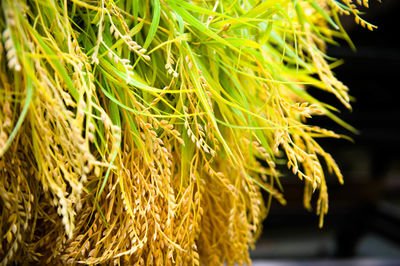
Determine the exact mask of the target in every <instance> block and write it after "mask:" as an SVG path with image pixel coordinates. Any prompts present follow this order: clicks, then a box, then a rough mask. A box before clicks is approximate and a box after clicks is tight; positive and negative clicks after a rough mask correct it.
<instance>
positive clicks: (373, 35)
mask: <svg viewBox="0 0 400 266" xmlns="http://www.w3.org/2000/svg"><path fill="white" fill-rule="evenodd" d="M369 2H370V8H369V9H368V10H366V14H365V15H364V18H366V20H367V21H369V22H371V23H372V24H374V25H377V26H378V29H376V30H375V31H373V32H370V31H368V30H367V29H365V28H362V27H361V26H358V25H356V24H355V22H354V20H353V17H351V16H349V17H345V18H343V24H344V25H345V27H346V29H347V32H348V33H349V35H350V37H351V39H352V40H353V42H354V44H355V46H356V48H357V51H352V50H351V49H350V47H349V45H348V44H346V43H345V42H340V43H341V45H340V46H330V47H329V48H328V55H329V56H332V57H335V58H342V59H344V61H345V62H344V64H343V65H341V66H339V67H338V68H336V69H334V73H335V74H336V76H337V77H338V79H339V80H341V81H342V82H343V83H344V84H346V85H347V86H348V87H349V88H350V94H351V95H352V96H354V98H355V101H354V102H353V103H352V106H353V111H351V112H350V111H348V110H345V108H341V113H340V114H339V116H340V117H341V118H342V119H343V120H344V121H346V122H348V123H349V124H351V125H352V126H354V127H355V128H357V129H358V130H359V131H360V134H358V135H354V134H352V133H350V132H346V130H344V129H343V128H341V127H340V126H337V125H336V124H335V123H334V122H332V121H329V120H328V119H325V118H316V119H313V120H312V121H310V123H315V124H317V125H320V126H322V127H326V128H328V129H333V130H335V131H336V132H339V133H344V134H346V135H349V136H351V137H352V138H353V139H354V143H352V142H349V141H347V140H336V139H321V141H320V143H321V144H322V147H324V148H325V149H326V150H327V151H329V152H330V153H331V154H332V155H333V157H334V158H335V159H336V161H337V163H338V164H339V166H340V167H341V169H342V173H343V175H344V179H345V184H344V185H343V186H341V185H339V184H338V182H337V181H336V179H335V178H333V177H328V192H329V213H328V215H327V216H326V217H325V225H324V227H323V228H322V229H319V228H318V217H317V216H316V215H315V211H314V212H308V211H307V210H305V209H304V208H303V205H302V196H303V188H302V186H301V185H300V181H299V180H298V178H296V177H293V176H290V175H288V176H286V177H284V178H283V179H282V182H283V185H284V189H285V191H284V193H285V195H286V199H287V201H288V204H287V206H280V205H279V204H278V203H277V202H273V204H272V208H271V211H270V214H269V216H268V218H267V220H266V221H265V222H264V230H263V235H262V236H261V238H260V239H259V241H258V242H257V245H256V249H255V250H254V251H252V252H251V256H252V259H253V261H254V262H255V265H263V261H265V260H266V261H267V262H268V264H266V265H314V264H318V265H320V264H321V265H336V264H339V265H400V134H399V130H398V129H397V128H398V125H399V124H400V103H399V101H400V96H398V95H399V94H398V93H397V91H399V90H400V42H399V41H398V39H397V38H398V35H399V33H400V30H399V29H400V27H399V26H400V23H399V22H398V21H400V20H399V19H398V18H397V16H400V13H399V11H400V1H399V0H383V1H382V3H378V1H375V0H370V1H369ZM311 93H312V94H314V95H315V96H316V97H318V98H319V99H324V100H326V101H327V102H329V103H331V104H333V105H334V106H340V103H339V102H338V101H337V100H336V99H334V98H333V97H331V96H329V95H326V94H324V93H322V92H319V91H317V90H312V89H311ZM397 97H399V98H397ZM315 200H316V197H315ZM314 206H315V201H314ZM282 261H285V262H286V264H285V263H283V262H282ZM289 262H290V263H289ZM271 263H272V264H271ZM274 263H275V264H274ZM330 263H332V264H330Z"/></svg>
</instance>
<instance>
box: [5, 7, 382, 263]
mask: <svg viewBox="0 0 400 266" xmlns="http://www.w3.org/2000/svg"><path fill="white" fill-rule="evenodd" d="M242 2H243V1H233V2H232V1H191V2H188V1H181V0H167V1H159V0H152V1H133V2H132V1H115V2H114V1H109V0H99V1H88V0H71V1H56V0H46V1H27V0H17V1H15V0H0V5H1V7H2V9H1V11H2V12H1V14H0V31H1V41H0V84H1V86H0V210H1V212H0V213H1V218H0V236H2V241H0V259H1V264H2V265H5V264H8V263H13V262H14V263H33V262H36V263H38V262H40V263H48V264H65V263H86V264H104V263H107V264H108V263H114V264H123V263H125V264H128V265H172V264H177V265H187V264H194V265H200V264H207V265H214V264H221V263H224V262H226V263H227V264H228V265H234V263H245V264H250V259H249V253H248V248H249V247H254V243H255V241H256V239H257V237H258V236H259V234H260V232H261V223H262V221H263V219H264V218H265V217H266V215H267V212H268V208H269V206H270V202H267V204H264V200H263V191H264V192H265V193H268V194H269V195H270V198H269V201H271V200H272V199H276V200H277V201H279V202H280V203H282V204H285V199H284V197H283V195H282V194H281V190H280V189H281V187H280V182H279V179H280V177H281V174H280V173H279V171H278V170H277V167H276V163H277V162H278V161H282V160H286V164H287V167H288V168H289V169H291V170H292V171H293V173H294V174H295V175H297V176H298V177H299V178H300V179H302V180H303V181H304V183H305V193H304V205H305V207H306V208H307V209H311V205H312V203H311V195H312V193H313V192H314V191H315V190H318V191H319V199H318V201H317V208H316V210H317V213H318V214H319V215H320V217H321V218H320V226H322V222H323V216H324V214H326V212H327V209H328V195H327V186H326V182H325V172H326V171H325V169H324V167H323V166H322V165H324V164H326V165H327V166H328V169H327V170H328V171H330V172H333V173H334V174H335V175H336V176H337V177H338V179H339V182H343V177H342V175H341V173H340V170H339V168H338V166H337V165H336V163H335V161H334V160H333V158H332V157H331V155H329V154H328V153H326V152H325V151H324V150H323V149H322V148H321V147H320V145H319V144H318V143H317V141H316V139H317V138H318V137H333V138H339V137H341V135H338V134H336V133H334V132H332V131H330V130H327V129H323V128H320V127H317V126H312V125H309V124H307V119H309V118H310V117H311V116H314V115H327V116H329V117H331V118H332V119H334V120H335V121H336V122H338V123H339V124H341V125H343V126H344V127H345V128H347V129H349V130H350V131H352V130H354V129H353V128H352V127H351V126H349V125H347V124H346V123H345V122H343V121H341V120H340V119H339V118H338V117H336V116H335V115H334V114H333V113H332V112H331V111H330V109H328V108H327V107H326V105H325V104H323V103H321V102H319V101H318V100H317V99H314V98H313V97H312V96H310V95H309V94H308V93H307V86H308V85H313V86H315V87H317V88H320V89H322V90H325V91H328V92H330V93H332V94H334V95H335V96H336V97H337V98H338V99H339V101H340V102H341V103H342V104H343V105H344V106H346V107H347V108H350V103H349V100H350V97H349V95H348V89H347V87H346V86H345V85H344V84H342V83H341V82H340V81H338V80H337V79H336V78H335V76H334V75H333V73H332V72H331V69H330V64H329V62H327V61H326V57H325V55H324V50H325V42H327V41H331V39H332V38H333V37H343V38H345V39H348V37H347V35H346V33H345V32H344V31H343V29H342V27H341V26H340V21H339V19H338V14H348V15H350V14H352V15H353V16H354V17H355V21H356V22H357V23H359V24H360V25H361V26H363V27H367V28H368V29H371V30H372V29H374V28H376V27H375V26H373V25H371V24H369V23H368V22H366V21H365V20H363V19H362V18H361V17H360V12H359V11H358V9H357V5H363V6H365V7H367V6H368V1H367V0H363V1H351V0H346V1H344V0H343V1H336V0H301V1H300V0H299V1H289V0H272V1H264V2H258V1H257V4H256V3H253V2H252V1H245V2H243V3H242ZM314 74H316V75H314ZM316 77H318V78H316ZM321 161H324V162H325V163H322V162H321Z"/></svg>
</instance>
